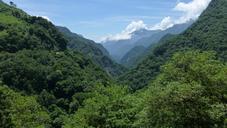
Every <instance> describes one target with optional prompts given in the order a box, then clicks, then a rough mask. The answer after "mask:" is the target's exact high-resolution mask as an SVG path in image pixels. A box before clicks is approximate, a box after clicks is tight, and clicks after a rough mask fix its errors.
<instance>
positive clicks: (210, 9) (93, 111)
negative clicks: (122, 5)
mask: <svg viewBox="0 0 227 128" xmlns="http://www.w3.org/2000/svg"><path fill="white" fill-rule="evenodd" d="M195 1H196V0H195ZM99 2H100V1H99ZM165 2H166V1H165ZM200 2H201V1H200ZM78 3H79V2H78ZM86 5H88V6H89V4H88V3H87V4H86ZM145 9H146V8H145ZM100 14H101V13H100ZM97 32H98V30H97ZM127 34H129V36H130V38H128V37H127V39H126V38H125V39H118V40H116V39H111V38H106V40H104V41H101V42H100V43H99V42H97V41H93V40H91V39H87V38H86V37H84V36H82V35H80V34H77V33H75V32H73V31H72V30H70V28H68V27H64V25H56V24H55V23H54V22H53V21H51V20H48V19H45V18H44V17H42V16H33V15H31V14H29V13H28V12H25V11H24V10H22V9H20V8H19V7H17V6H16V4H15V3H13V2H10V3H6V2H5V1H2V0H0V128H226V126H227V111H226V110H227V36H226V35H227V1H226V0H212V1H211V2H209V5H208V6H207V7H206V8H205V9H204V11H203V12H202V13H201V15H199V16H198V18H197V19H189V20H187V22H185V23H176V24H172V25H171V26H168V27H166V28H165V29H155V30H154V29H151V28H148V27H144V26H143V27H142V28H140V29H133V31H130V33H127Z"/></svg>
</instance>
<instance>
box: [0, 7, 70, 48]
mask: <svg viewBox="0 0 227 128" xmlns="http://www.w3.org/2000/svg"><path fill="white" fill-rule="evenodd" d="M0 42H1V44H0V51H7V52H17V51H18V50H23V49H47V50H65V49H66V43H67V42H66V40H65V39H64V37H63V36H62V35H61V33H60V32H58V31H57V29H56V28H55V26H54V25H53V24H52V23H50V22H48V21H47V20H45V19H43V18H41V17H34V16H33V17H32V16H29V15H27V14H26V13H24V12H23V11H21V10H19V9H16V8H14V7H10V6H8V5H5V4H4V3H0Z"/></svg>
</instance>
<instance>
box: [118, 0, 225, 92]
mask: <svg viewBox="0 0 227 128" xmlns="http://www.w3.org/2000/svg"><path fill="white" fill-rule="evenodd" d="M226 12H227V1H226V0H213V1H212V2H211V3H210V5H209V7H208V8H207V10H205V11H204V12H203V14H202V15H201V16H200V17H199V19H198V20H197V21H196V23H194V24H193V25H192V27H190V28H189V29H188V30H187V31H185V32H184V33H183V34H181V35H179V36H177V37H175V38H173V39H172V38H171V39H169V40H167V41H165V42H162V43H161V44H160V45H158V46H156V48H153V49H152V52H151V53H150V55H149V56H148V57H147V58H144V61H143V62H141V63H140V64H139V65H138V66H137V67H136V68H135V69H133V70H131V71H129V72H128V73H126V74H125V75H123V76H121V77H120V78H119V81H121V82H122V81H124V83H126V84H129V85H130V86H131V87H132V88H133V89H140V88H143V87H144V86H147V84H148V83H149V82H150V81H151V80H153V79H154V78H155V77H156V76H157V75H158V74H159V72H160V66H161V65H163V64H164V63H165V62H166V61H168V59H169V58H170V57H171V56H172V55H173V54H174V53H175V52H179V51H186V50H189V49H199V50H202V51H206V50H214V51H216V52H217V55H218V57H219V58H220V59H222V60H224V61H226V60H227V43H226V42H227V37H226V35H227V25H226V23H227V15H226Z"/></svg>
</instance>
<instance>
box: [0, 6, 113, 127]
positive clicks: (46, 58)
mask: <svg viewBox="0 0 227 128" xmlns="http://www.w3.org/2000/svg"><path fill="white" fill-rule="evenodd" d="M0 10H1V12H0V19H1V20H0V26H1V27H0V29H1V31H0V42H1V43H0V60H1V61H0V80H1V81H2V84H3V85H7V86H8V87H7V88H5V89H4V88H3V89H2V90H1V91H3V92H1V96H3V97H4V95H6V96H7V95H8V92H7V90H9V91H10V90H11V89H13V90H15V91H18V92H19V94H18V95H20V93H22V94H23V95H24V98H23V97H22V99H20V97H18V101H17V102H14V100H17V99H12V101H11V99H9V100H10V101H6V102H5V101H1V102H3V104H1V105H3V106H4V105H6V106H7V104H8V102H10V103H11V102H13V105H12V106H13V107H14V106H15V107H18V108H12V110H11V109H10V108H5V109H6V111H4V110H3V116H1V120H3V123H5V121H9V123H10V124H9V125H11V124H12V125H15V127H18V128H19V127H23V125H25V126H24V127H36V126H37V127H38V126H44V125H43V124H44V121H46V123H45V124H46V125H50V126H52V127H61V125H62V121H63V118H62V116H63V115H65V114H66V113H69V112H74V111H76V110H77V109H78V108H79V107H80V106H81V105H82V102H83V100H84V99H86V97H89V90H90V88H92V86H94V85H95V84H96V83H100V84H104V85H108V83H109V82H110V81H111V80H110V78H109V75H108V74H107V73H106V72H105V71H103V70H102V69H101V68H100V67H99V66H96V65H95V64H94V63H93V62H92V61H91V60H90V59H88V58H87V57H84V56H83V55H82V54H80V53H78V52H73V51H69V50H67V47H66V46H67V40H66V39H65V38H64V36H63V35H62V34H61V33H60V32H58V30H57V28H55V26H54V25H53V24H52V23H50V22H49V21H47V20H45V19H43V18H41V17H32V16H29V15H27V14H26V13H25V12H23V11H22V10H19V9H17V8H15V7H12V6H8V5H6V4H4V3H0ZM8 88H11V89H8ZM5 90H6V91H5ZM11 92H12V94H10V95H13V93H14V92H13V91H10V93H11ZM4 93H6V94H4ZM16 93H17V92H16ZM22 94H21V95H22ZM30 96H31V97H34V98H33V101H31V103H30V101H27V100H30V98H29V97H30ZM27 97H28V98H27ZM9 98H10V97H9ZM1 99H2V98H1ZM3 100H4V99H3ZM26 102H28V103H29V104H32V102H34V103H35V104H37V103H39V104H40V105H39V106H42V107H39V106H37V112H38V113H39V111H42V112H43V113H44V114H49V116H48V115H44V116H47V117H46V118H49V119H47V120H43V121H42V120H37V119H36V118H39V115H29V113H27V112H26V111H29V108H28V110H26V109H24V108H23V107H27V106H25V105H26ZM5 103H6V104H5ZM10 103H9V104H10ZM20 104H21V105H20ZM23 104H25V105H23ZM35 104H34V105H35ZM31 107H32V106H31ZM3 108H4V107H3ZM17 109H19V110H20V109H22V110H21V114H22V115H21V116H24V117H22V118H21V119H20V117H18V120H17V115H18V114H17V113H15V114H14V115H12V117H11V116H10V117H9V116H7V115H5V114H7V113H9V114H10V115H11V111H12V114H13V113H14V112H13V111H15V110H17ZM44 110H45V111H44ZM1 111H2V110H1ZM33 111H34V112H36V110H33ZM5 112H7V113H5ZM23 114H24V115H23ZM27 114H28V115H27ZM31 114H35V113H31ZM40 114H42V113H40ZM29 116H31V117H29ZM41 116H42V115H41ZM8 118H9V119H8ZM15 118H16V119H15ZM30 118H31V119H30ZM33 118H34V119H33ZM35 119H36V120H37V121H38V122H36V120H35ZM44 119H45V118H44ZM27 121H28V122H27ZM24 123H27V124H24ZM36 123H37V124H36ZM4 126H5V124H1V126H0V127H4Z"/></svg>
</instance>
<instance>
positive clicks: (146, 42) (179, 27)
mask: <svg viewBox="0 0 227 128" xmlns="http://www.w3.org/2000/svg"><path fill="white" fill-rule="evenodd" d="M193 22H194V21H193V20H190V21H188V22H187V23H184V24H176V25H174V26H173V27H171V28H168V29H166V30H164V31H161V32H158V33H155V34H152V35H151V36H149V37H145V38H142V39H140V40H138V41H137V42H136V43H135V44H136V45H142V46H144V47H149V46H150V45H152V44H154V43H157V42H159V40H160V39H161V38H162V37H164V36H165V35H166V34H172V35H177V34H180V33H182V32H183V31H185V30H186V29H187V28H188V27H190V26H191V25H192V24H193Z"/></svg>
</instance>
